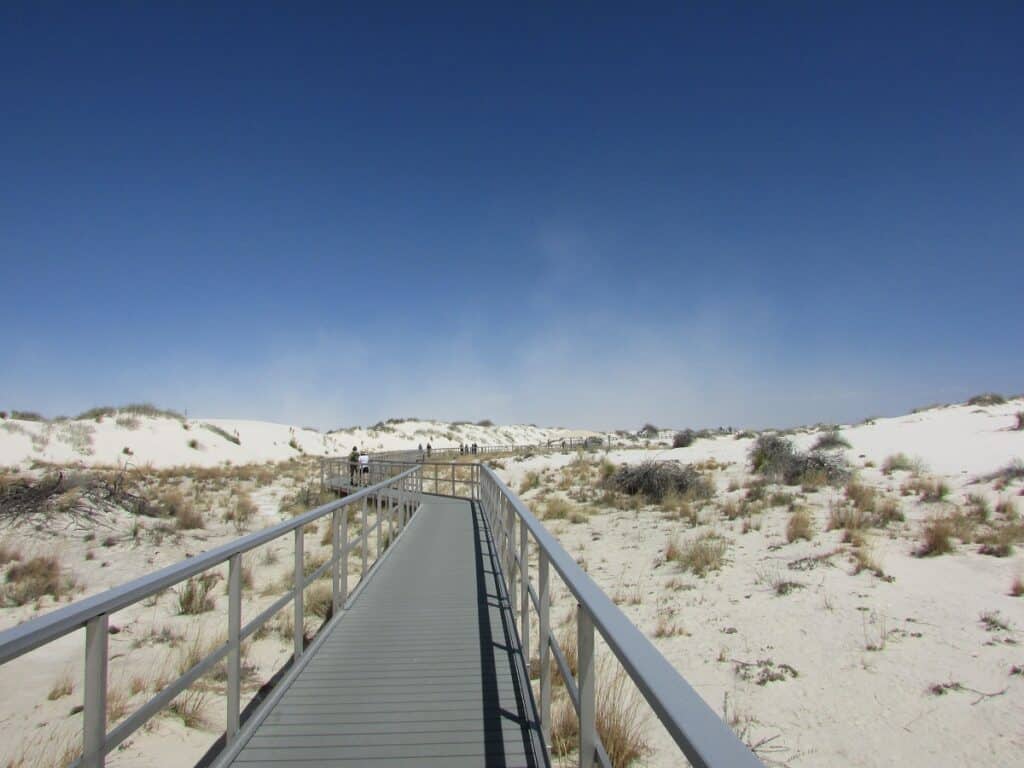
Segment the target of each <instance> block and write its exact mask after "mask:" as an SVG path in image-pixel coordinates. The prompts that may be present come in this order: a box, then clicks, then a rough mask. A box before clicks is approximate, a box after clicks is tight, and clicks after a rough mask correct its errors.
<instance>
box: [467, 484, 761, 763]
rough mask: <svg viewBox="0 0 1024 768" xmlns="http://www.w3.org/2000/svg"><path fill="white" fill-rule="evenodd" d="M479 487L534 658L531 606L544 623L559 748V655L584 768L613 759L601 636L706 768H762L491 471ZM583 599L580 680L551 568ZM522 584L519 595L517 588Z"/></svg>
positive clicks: (546, 719)
mask: <svg viewBox="0 0 1024 768" xmlns="http://www.w3.org/2000/svg"><path fill="white" fill-rule="evenodd" d="M479 478H480V482H479V484H478V485H477V486H476V490H477V493H478V494H479V495H478V496H477V498H478V499H479V501H480V503H481V506H482V509H483V511H484V516H485V517H486V519H487V524H488V526H489V527H490V530H491V535H492V537H493V541H494V544H495V546H496V548H497V550H498V560H499V567H500V568H501V571H502V573H503V575H504V581H505V585H506V587H507V589H508V594H509V599H510V603H511V607H512V613H513V615H514V616H515V617H516V624H517V631H518V634H519V640H520V644H521V645H520V647H521V648H522V649H523V655H524V657H525V660H526V662H527V663H529V659H530V617H531V612H530V607H531V606H532V607H533V611H534V613H535V614H536V615H537V620H538V622H539V626H538V638H539V641H540V648H539V649H538V655H539V657H540V712H539V717H540V722H541V729H542V731H543V734H544V743H545V744H548V745H549V747H550V744H551V682H552V681H551V656H552V655H553V656H554V659H555V663H556V664H557V666H558V670H559V674H560V676H561V678H562V680H563V682H564V683H565V688H566V692H567V693H568V695H569V699H570V701H571V702H572V705H573V707H574V709H575V710H576V714H577V716H578V718H579V725H580V727H579V743H578V755H579V765H580V768H591V766H592V765H593V764H594V762H598V763H600V764H601V765H602V766H605V768H610V766H611V761H610V760H609V758H608V754H607V752H606V751H605V749H604V746H603V745H602V744H601V740H600V738H599V737H598V733H597V722H596V720H597V701H596V696H597V687H596V679H595V675H596V670H595V666H594V639H595V637H594V631H595V629H596V630H597V631H598V632H599V633H600V634H601V637H602V638H603V639H604V641H605V643H606V644H607V645H608V648H609V649H610V650H611V652H612V653H613V654H614V655H615V657H616V658H617V659H618V661H619V663H620V664H621V665H622V668H623V669H624V670H625V672H626V674H627V675H628V676H629V677H630V678H631V679H632V681H633V683H634V685H636V687H637V689H638V690H639V691H640V693H641V695H642V696H643V697H644V699H646V701H647V703H648V704H649V705H650V706H651V708H652V709H653V710H654V712H655V714H656V715H657V717H658V719H659V720H661V722H662V723H663V724H664V726H665V728H666V729H667V730H668V732H669V734H670V735H671V736H672V738H673V740H674V741H675V743H676V745H678V747H679V749H680V750H681V751H682V752H683V754H685V755H686V757H687V758H688V759H689V761H690V763H691V765H694V766H697V767H698V768H706V767H709V766H730V767H733V766H739V767H740V768H745V767H747V766H749V767H750V768H754V767H756V766H761V765H762V764H761V761H760V760H758V758H757V757H756V756H755V755H754V754H753V752H751V751H750V749H748V748H747V746H746V745H745V744H744V743H743V742H742V741H741V740H740V739H739V738H737V736H736V735H735V734H734V733H733V732H732V730H731V729H730V728H729V727H728V726H727V725H726V724H725V723H724V722H723V721H722V720H721V718H719V717H718V715H716V714H715V712H714V711H713V710H712V709H711V708H710V707H709V706H708V705H707V704H706V703H705V702H704V700H703V699H702V698H701V697H700V696H699V695H698V694H697V692H696V691H694V690H693V688H691V687H690V685H689V684H688V683H687V682H686V681H685V680H684V679H683V678H682V676H681V675H680V674H679V672H677V671H676V669H675V668H674V667H673V666H672V665H671V664H670V663H669V662H668V660H667V659H666V658H665V657H664V656H662V655H661V653H660V652H659V651H658V649H657V648H656V647H655V646H654V644H653V643H651V641H650V640H648V639H647V637H645V636H644V634H643V633H642V632H641V631H640V630H639V629H638V628H637V627H636V626H635V625H634V624H633V623H632V622H631V621H630V620H629V618H627V617H626V615H625V614H624V613H623V612H622V611H620V610H619V608H618V606H616V605H615V603H614V602H612V600H611V599H610V598H609V597H608V595H606V594H605V593H604V591H602V590H601V588H600V587H599V586H598V585H597V584H596V583H594V581H593V580H592V579H591V578H590V577H589V576H588V575H587V574H586V572H585V571H584V570H583V569H582V568H581V567H580V566H579V565H578V564H577V563H576V561H575V560H574V559H573V558H572V556H571V555H569V553H568V552H566V551H565V550H564V549H563V548H562V546H561V545H560V544H559V543H558V541H557V540H556V539H555V537H554V536H552V535H551V533H550V532H548V530H547V529H546V528H545V527H544V526H543V525H542V524H541V523H540V521H539V520H538V519H537V518H536V517H535V516H534V515H533V513H531V512H530V510H529V509H527V508H526V506H525V505H524V504H523V502H522V501H520V500H519V498H518V497H517V496H516V495H515V494H514V493H512V491H510V490H509V489H508V487H507V486H506V485H505V483H503V482H502V481H501V479H500V478H499V477H498V476H497V475H496V474H495V473H494V471H493V470H491V469H490V468H489V467H487V466H482V467H481V472H480V475H479ZM531 540H532V542H533V544H534V545H535V546H536V549H537V586H536V588H535V587H534V585H533V582H532V580H531V577H530V568H529V554H530V543H531ZM552 568H554V570H555V572H556V573H557V574H558V576H560V577H561V580H562V583H563V584H564V585H565V586H566V588H567V589H568V590H569V591H570V592H571V593H572V595H573V597H574V598H575V600H576V604H577V611H576V617H577V619H576V621H577V625H576V634H577V675H576V676H574V675H573V674H572V670H571V669H570V667H569V663H568V661H567V660H566V657H565V654H564V652H563V651H562V648H561V647H560V646H559V643H558V639H557V638H556V637H555V634H554V632H553V631H552V629H551V581H550V579H551V569H552ZM517 584H518V585H519V588H518V590H517V587H516V585H517Z"/></svg>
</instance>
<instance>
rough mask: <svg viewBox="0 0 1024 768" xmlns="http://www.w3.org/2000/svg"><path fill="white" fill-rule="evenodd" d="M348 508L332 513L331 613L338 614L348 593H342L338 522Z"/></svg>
mask: <svg viewBox="0 0 1024 768" xmlns="http://www.w3.org/2000/svg"><path fill="white" fill-rule="evenodd" d="M346 511H347V510H344V509H336V510H334V511H333V512H332V513H331V615H332V616H337V615H338V612H339V611H341V606H342V605H343V604H344V602H345V597H346V595H342V594H341V573H340V568H341V542H340V541H339V539H340V538H341V533H340V532H339V531H338V523H339V521H340V518H341V515H342V513H343V512H346Z"/></svg>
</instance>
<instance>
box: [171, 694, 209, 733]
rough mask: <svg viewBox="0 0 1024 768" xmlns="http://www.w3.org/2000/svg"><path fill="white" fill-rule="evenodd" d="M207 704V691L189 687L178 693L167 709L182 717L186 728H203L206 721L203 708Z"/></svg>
mask: <svg viewBox="0 0 1024 768" xmlns="http://www.w3.org/2000/svg"><path fill="white" fill-rule="evenodd" d="M205 706H206V692H205V691H202V690H198V689H196V688H189V689H188V690H187V691H183V692H182V693H181V694H179V695H178V697H177V698H175V699H174V701H172V702H171V704H170V706H168V707H167V711H168V712H170V713H172V714H174V715H177V716H178V717H180V718H181V722H182V724H183V725H184V726H185V727H186V728H201V727H202V726H203V725H204V724H205V723H206V717H205V716H204V714H203V710H204V708H205Z"/></svg>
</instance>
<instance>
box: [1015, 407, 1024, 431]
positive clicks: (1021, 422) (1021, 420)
mask: <svg viewBox="0 0 1024 768" xmlns="http://www.w3.org/2000/svg"><path fill="white" fill-rule="evenodd" d="M1016 419H1017V425H1016V426H1015V427H1014V429H1015V430H1017V431H1018V432H1020V431H1021V430H1024V411H1017V414H1016Z"/></svg>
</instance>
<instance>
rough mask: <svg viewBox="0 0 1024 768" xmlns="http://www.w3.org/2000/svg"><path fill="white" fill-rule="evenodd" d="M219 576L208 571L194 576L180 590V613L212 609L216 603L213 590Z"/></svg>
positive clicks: (196, 612) (194, 612) (187, 613)
mask: <svg viewBox="0 0 1024 768" xmlns="http://www.w3.org/2000/svg"><path fill="white" fill-rule="evenodd" d="M217 580H218V576H217V574H215V573H211V572H207V573H202V574H200V575H198V576H194V577H192V578H191V579H189V580H188V581H186V582H185V584H184V585H183V586H182V587H181V588H180V589H179V590H178V613H180V614H183V615H189V616H191V615H195V614H199V613H206V612H207V611H212V610H213V608H214V605H215V604H216V602H215V600H214V598H213V595H212V592H213V586H214V585H215V584H216V583H217Z"/></svg>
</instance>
